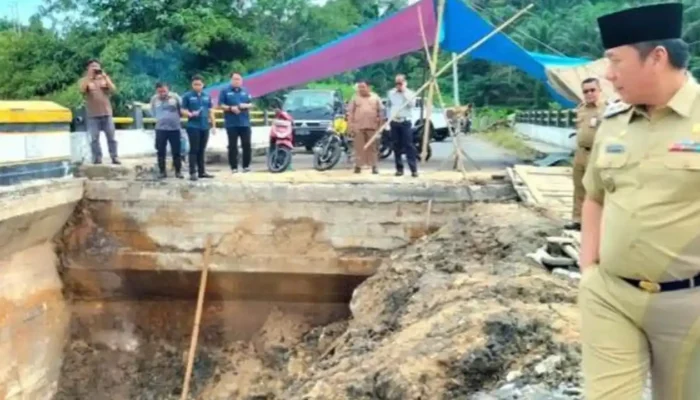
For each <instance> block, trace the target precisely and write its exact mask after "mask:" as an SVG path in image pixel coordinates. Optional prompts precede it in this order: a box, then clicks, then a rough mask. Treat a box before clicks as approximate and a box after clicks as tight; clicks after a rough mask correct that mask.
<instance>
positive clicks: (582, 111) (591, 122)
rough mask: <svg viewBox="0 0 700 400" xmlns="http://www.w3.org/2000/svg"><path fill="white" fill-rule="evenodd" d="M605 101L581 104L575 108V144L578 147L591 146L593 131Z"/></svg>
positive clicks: (597, 123) (594, 131)
mask: <svg viewBox="0 0 700 400" xmlns="http://www.w3.org/2000/svg"><path fill="white" fill-rule="evenodd" d="M604 110H605V103H603V102H601V101H599V102H598V103H597V104H591V105H589V104H581V105H580V106H578V108H577V109H576V144H577V146H578V147H583V148H585V149H590V148H591V147H593V141H594V139H595V133H596V131H597V130H598V126H599V125H600V122H601V119H602V115H603V111H604Z"/></svg>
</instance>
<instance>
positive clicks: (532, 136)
mask: <svg viewBox="0 0 700 400" xmlns="http://www.w3.org/2000/svg"><path fill="white" fill-rule="evenodd" d="M515 131H516V132H517V133H519V134H520V135H522V136H524V137H525V138H527V139H528V140H531V141H533V142H537V143H542V144H545V145H547V146H550V147H551V148H553V149H552V150H553V151H555V150H556V151H559V152H564V153H567V152H571V151H574V150H575V149H576V138H575V137H572V138H570V137H569V135H571V133H573V132H575V131H576V128H562V127H554V126H544V125H536V124H529V123H516V124H515ZM553 151H544V152H545V153H549V152H553Z"/></svg>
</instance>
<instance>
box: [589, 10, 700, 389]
mask: <svg viewBox="0 0 700 400" xmlns="http://www.w3.org/2000/svg"><path fill="white" fill-rule="evenodd" d="M682 17H683V8H682V5H681V4H679V3H667V4H657V5H652V6H645V7H638V8H633V9H628V10H624V11H621V12H618V13H614V14H609V15H606V16H603V17H601V18H599V19H598V25H599V28H600V33H601V37H602V41H603V45H604V47H605V49H606V52H605V55H606V57H607V58H608V59H609V61H610V64H609V67H608V70H607V73H606V78H607V79H608V80H610V82H611V83H612V84H613V86H614V87H615V90H616V91H617V93H618V95H619V96H620V99H621V100H622V101H621V102H617V103H612V104H610V105H609V106H608V109H607V110H606V112H605V113H604V116H603V121H602V123H601V125H600V127H599V130H598V133H597V134H596V138H595V142H594V145H593V149H592V152H591V157H590V162H589V164H588V168H587V170H586V174H585V176H584V179H583V184H584V187H585V189H586V199H585V201H584V205H583V213H582V214H583V215H582V249H581V260H580V264H581V266H582V270H583V277H582V278H581V283H580V291H579V305H580V308H581V318H582V323H581V337H582V345H583V346H582V349H583V372H584V378H585V379H584V381H585V392H586V396H585V398H586V399H589V400H601V399H606V400H607V399H610V400H613V399H614V400H617V399H641V398H642V393H643V391H644V387H645V384H646V381H647V376H648V373H649V372H651V377H652V391H653V395H654V399H662V400H667V399H668V400H677V399H682V400H686V399H698V398H700V322H699V321H700V287H696V286H700V275H699V274H700V89H699V88H698V85H697V83H696V82H695V81H694V80H693V79H691V78H690V77H689V76H688V74H687V71H686V68H687V63H688V58H689V51H688V45H687V44H686V43H685V42H684V41H683V40H682V39H680V38H681V28H682V26H681V25H682V23H681V21H682Z"/></svg>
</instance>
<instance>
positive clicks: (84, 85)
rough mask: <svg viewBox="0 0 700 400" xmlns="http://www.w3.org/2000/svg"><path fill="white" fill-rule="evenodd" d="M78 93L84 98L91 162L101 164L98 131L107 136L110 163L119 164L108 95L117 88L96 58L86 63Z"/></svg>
mask: <svg viewBox="0 0 700 400" xmlns="http://www.w3.org/2000/svg"><path fill="white" fill-rule="evenodd" d="M79 85H80V93H82V94H83V97H84V98H85V110H86V114H87V118H86V121H85V122H86V125H87V130H88V134H89V135H90V150H91V152H92V162H93V163H94V164H102V148H101V147H100V131H103V132H104V133H105V136H107V147H108V149H109V156H110V157H111V158H112V164H121V162H120V161H119V157H118V155H117V141H116V140H115V139H114V135H115V129H114V119H113V117H112V104H111V103H110V97H111V96H112V94H113V93H114V92H115V91H116V90H117V88H116V86H114V83H113V82H112V80H111V79H110V78H109V75H107V74H106V73H104V71H102V66H101V65H100V62H99V61H97V60H90V61H88V62H87V64H86V72H85V77H83V78H82V79H81V80H80V82H79Z"/></svg>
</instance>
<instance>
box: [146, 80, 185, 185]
mask: <svg viewBox="0 0 700 400" xmlns="http://www.w3.org/2000/svg"><path fill="white" fill-rule="evenodd" d="M151 111H152V112H153V115H154V116H155V117H156V151H157V154H158V170H159V172H160V178H161V179H164V178H166V177H167V176H168V174H167V173H166V168H165V153H166V149H167V147H168V142H170V152H171V153H172V155H173V164H174V165H175V176H176V177H177V178H179V179H182V178H184V177H183V176H182V158H181V156H180V150H181V146H182V144H181V143H180V115H181V114H182V100H181V99H180V96H178V95H177V94H176V93H173V92H171V91H170V87H169V86H168V84H167V83H164V82H158V83H156V94H155V95H153V97H152V98H151Z"/></svg>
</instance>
